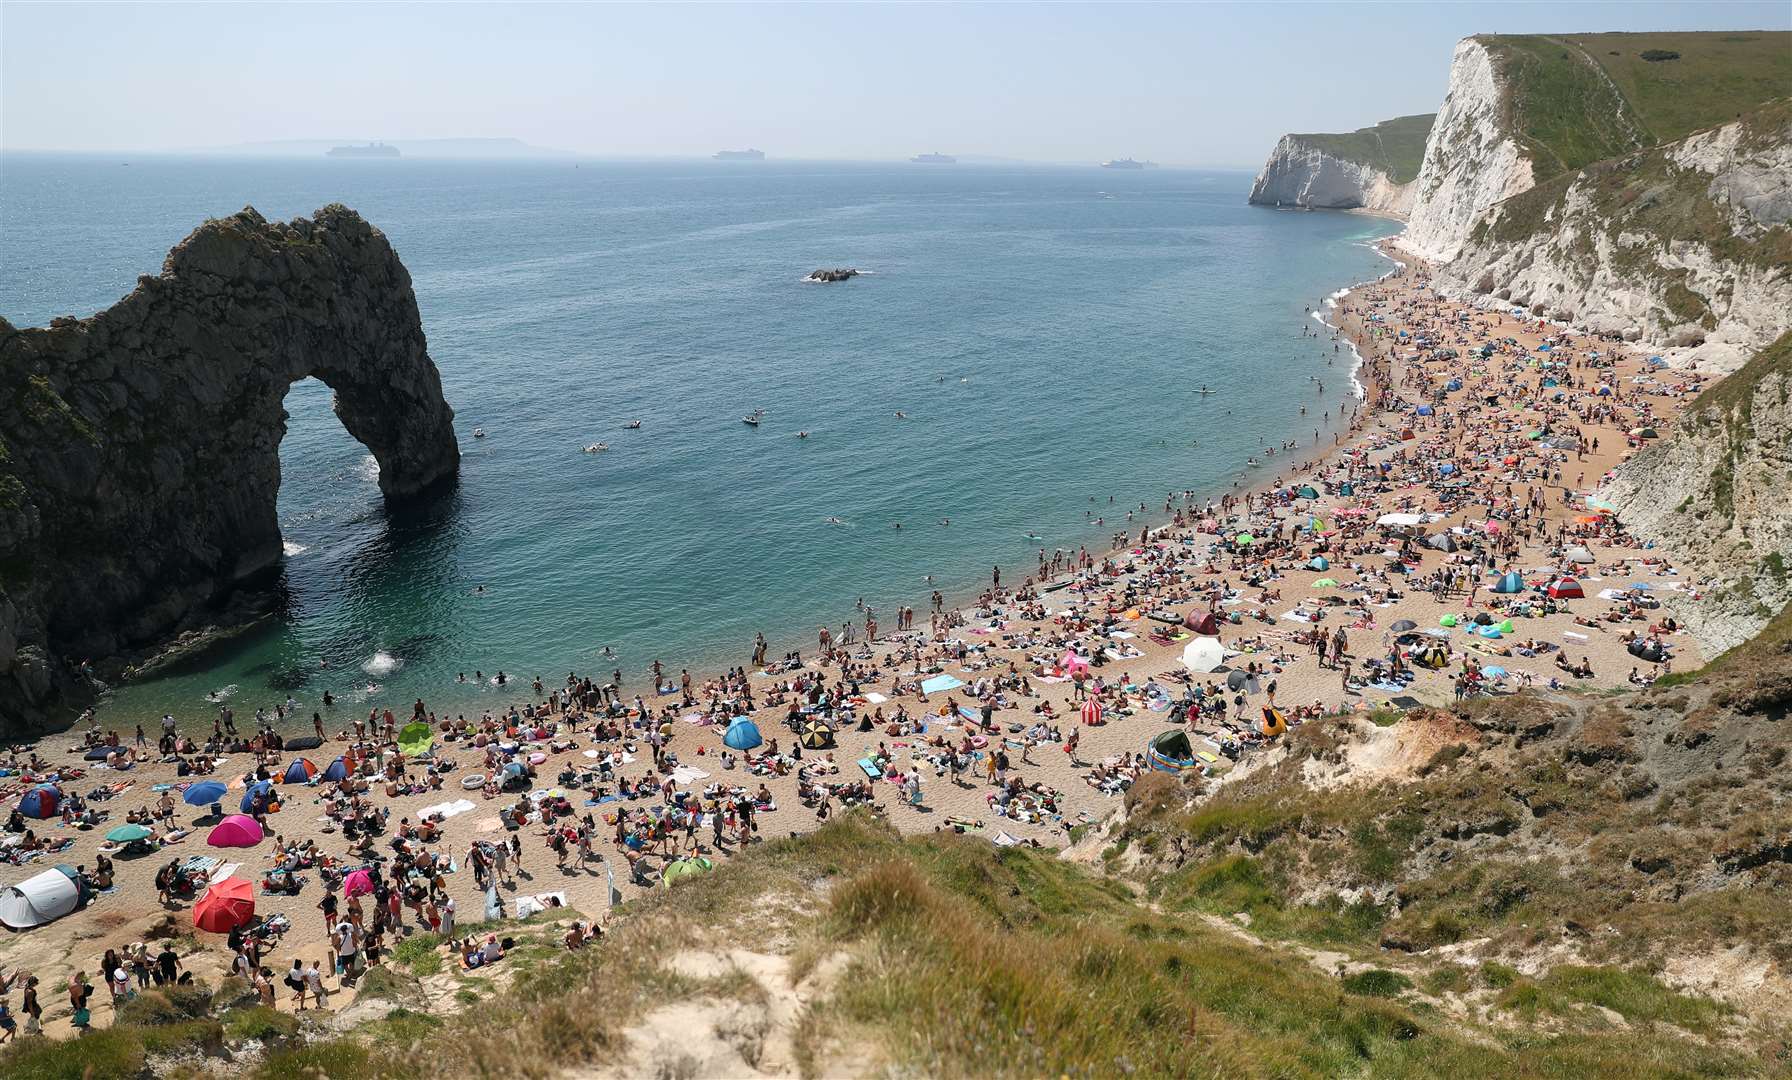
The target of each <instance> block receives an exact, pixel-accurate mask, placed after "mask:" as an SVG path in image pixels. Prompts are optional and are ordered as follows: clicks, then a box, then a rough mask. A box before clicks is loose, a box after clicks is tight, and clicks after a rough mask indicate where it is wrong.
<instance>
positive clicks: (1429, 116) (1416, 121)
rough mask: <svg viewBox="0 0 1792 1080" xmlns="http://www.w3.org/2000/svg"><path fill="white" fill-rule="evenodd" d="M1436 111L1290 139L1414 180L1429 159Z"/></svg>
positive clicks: (1393, 177) (1406, 180)
mask: <svg viewBox="0 0 1792 1080" xmlns="http://www.w3.org/2000/svg"><path fill="white" fill-rule="evenodd" d="M1435 119H1437V114H1436V113H1423V114H1421V115H1418V116H1396V117H1394V118H1393V119H1392V120H1383V121H1382V122H1381V123H1379V124H1376V125H1375V126H1373V127H1366V128H1357V129H1356V130H1355V131H1351V132H1345V133H1342V134H1326V133H1312V134H1298V135H1291V136H1289V138H1293V139H1300V140H1301V141H1302V142H1305V143H1308V144H1310V145H1312V146H1316V147H1318V148H1319V149H1320V150H1323V151H1325V152H1326V153H1328V154H1330V155H1332V156H1333V157H1337V158H1343V159H1344V160H1345V161H1357V162H1361V163H1362V164H1364V165H1373V166H1375V167H1376V168H1378V169H1380V170H1381V171H1382V172H1384V173H1387V174H1388V178H1389V179H1391V180H1393V181H1394V183H1396V184H1405V183H1410V182H1411V181H1412V179H1413V178H1414V177H1416V176H1418V175H1419V164H1420V162H1422V161H1424V160H1425V139H1426V137H1427V136H1429V135H1430V134H1431V122H1432V121H1433V120H1435Z"/></svg>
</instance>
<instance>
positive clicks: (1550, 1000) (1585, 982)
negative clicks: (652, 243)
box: [1497, 965, 1731, 1035]
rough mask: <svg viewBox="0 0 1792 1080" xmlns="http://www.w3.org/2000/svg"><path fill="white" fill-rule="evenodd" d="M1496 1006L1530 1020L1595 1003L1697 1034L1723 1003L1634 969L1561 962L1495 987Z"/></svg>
mask: <svg viewBox="0 0 1792 1080" xmlns="http://www.w3.org/2000/svg"><path fill="white" fill-rule="evenodd" d="M1497 1005H1498V1007H1499V1008H1500V1009H1503V1010H1506V1011H1509V1012H1515V1013H1519V1014H1521V1015H1523V1016H1524V1017H1526V1018H1527V1019H1532V1020H1534V1019H1535V1018H1536V1016H1537V1014H1538V1013H1540V1012H1544V1013H1550V1014H1552V1015H1555V1016H1576V1015H1581V1014H1582V1013H1581V1011H1580V1010H1579V1008H1578V1007H1579V1006H1583V1005H1596V1006H1599V1007H1601V1008H1605V1009H1610V1010H1611V1011H1613V1012H1615V1013H1617V1014H1618V1015H1619V1016H1622V1017H1623V1018H1624V1019H1625V1021H1627V1022H1628V1023H1631V1024H1656V1023H1666V1024H1672V1025H1674V1026H1676V1027H1680V1028H1684V1029H1686V1030H1688V1031H1693V1032H1698V1033H1700V1034H1707V1035H1709V1034H1715V1033H1716V1032H1717V1030H1718V1028H1719V1025H1720V1024H1721V1023H1722V1021H1723V1020H1724V1018H1725V1017H1727V1016H1728V1015H1729V1014H1730V1011H1731V1010H1730V1009H1729V1007H1727V1006H1725V1005H1723V1004H1722V1003H1720V1002H1717V1001H1713V1000H1712V999H1710V998H1703V997H1693V996H1690V995H1687V994H1681V993H1678V992H1676V991H1674V990H1672V989H1670V988H1668V987H1667V986H1664V985H1663V984H1662V983H1661V982H1660V981H1659V980H1657V979H1655V978H1653V977H1651V976H1649V975H1646V974H1643V973H1642V972H1638V971H1627V970H1624V969H1622V968H1615V967H1582V966H1576V965H1562V966H1560V967H1556V968H1554V969H1552V970H1551V971H1550V972H1549V973H1548V974H1547V975H1544V976H1543V977H1542V978H1540V979H1536V980H1531V979H1524V978H1519V979H1515V980H1513V981H1512V982H1510V983H1508V984H1507V985H1506V987H1505V988H1504V989H1503V990H1502V991H1501V992H1500V996H1499V999H1498V1002H1497Z"/></svg>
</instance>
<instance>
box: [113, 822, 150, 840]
mask: <svg viewBox="0 0 1792 1080" xmlns="http://www.w3.org/2000/svg"><path fill="white" fill-rule="evenodd" d="M154 835H155V833H153V832H151V831H150V830H149V829H146V828H144V827H143V826H141V825H120V826H119V827H118V828H116V829H113V830H112V831H111V832H109V833H107V834H106V839H107V840H109V841H111V842H112V843H114V844H129V843H134V842H135V841H138V840H148V839H149V838H150V837H152V836H154Z"/></svg>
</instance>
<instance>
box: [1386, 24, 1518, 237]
mask: <svg viewBox="0 0 1792 1080" xmlns="http://www.w3.org/2000/svg"><path fill="white" fill-rule="evenodd" d="M1504 91H1505V85H1504V83H1503V81H1502V80H1501V78H1500V77H1499V75H1498V73H1497V71H1496V69H1495V65H1494V59H1493V54H1492V53H1491V52H1490V51H1489V50H1488V48H1487V46H1486V45H1485V44H1484V43H1483V42H1481V41H1480V40H1478V39H1476V38H1464V39H1463V40H1462V41H1459V42H1457V44H1456V52H1455V54H1454V55H1453V56H1452V57H1451V59H1450V88H1449V91H1448V92H1447V93H1445V95H1444V103H1443V105H1442V107H1440V108H1439V109H1438V110H1437V120H1436V121H1435V122H1434V123H1433V124H1432V125H1431V135H1430V137H1429V138H1428V139H1427V140H1426V143H1425V159H1424V161H1423V163H1421V164H1420V166H1419V176H1418V179H1417V180H1415V181H1413V208H1412V214H1411V216H1410V217H1409V218H1408V220H1407V224H1406V231H1405V232H1404V233H1402V234H1401V237H1400V246H1401V247H1403V248H1405V249H1406V250H1408V251H1410V252H1412V253H1413V254H1415V255H1417V256H1419V257H1420V258H1422V259H1427V260H1430V261H1432V262H1448V261H1449V260H1451V259H1454V258H1455V257H1456V255H1457V254H1458V253H1459V252H1460V251H1461V250H1462V245H1463V244H1464V243H1466V242H1467V240H1468V236H1469V232H1470V231H1471V229H1472V228H1473V227H1474V224H1475V222H1476V221H1477V220H1478V219H1479V218H1480V215H1481V213H1482V212H1483V211H1485V210H1486V209H1487V208H1488V207H1489V206H1492V205H1493V204H1494V203H1496V202H1499V201H1500V200H1501V199H1505V198H1510V197H1511V196H1513V195H1516V194H1518V193H1519V192H1521V191H1525V190H1527V189H1528V188H1530V186H1531V163H1530V160H1529V159H1528V158H1527V157H1526V155H1525V153H1524V151H1523V150H1522V149H1521V148H1520V147H1519V144H1518V142H1517V140H1516V139H1514V138H1513V137H1512V135H1511V133H1510V132H1509V131H1507V129H1506V125H1505V122H1504V116H1505V114H1506V109H1505V104H1504V101H1503V99H1502V95H1503V93H1504Z"/></svg>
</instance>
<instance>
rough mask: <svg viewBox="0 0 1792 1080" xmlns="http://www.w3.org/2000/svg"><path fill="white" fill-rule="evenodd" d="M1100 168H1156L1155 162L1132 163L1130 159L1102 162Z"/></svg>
mask: <svg viewBox="0 0 1792 1080" xmlns="http://www.w3.org/2000/svg"><path fill="white" fill-rule="evenodd" d="M1101 167H1102V168H1104V169H1155V168H1157V162H1155V161H1134V160H1133V159H1131V158H1116V159H1114V160H1113V161H1104V162H1102V163H1101Z"/></svg>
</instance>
